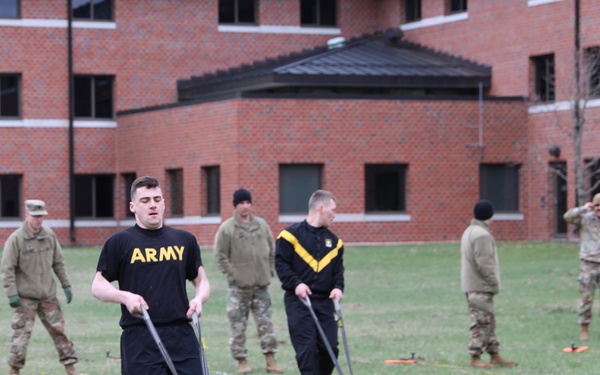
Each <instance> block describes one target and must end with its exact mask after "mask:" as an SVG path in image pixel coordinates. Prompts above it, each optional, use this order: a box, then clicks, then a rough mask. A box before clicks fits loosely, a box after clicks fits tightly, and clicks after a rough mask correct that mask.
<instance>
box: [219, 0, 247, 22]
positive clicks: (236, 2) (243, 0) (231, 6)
mask: <svg viewBox="0 0 600 375" xmlns="http://www.w3.org/2000/svg"><path fill="white" fill-rule="evenodd" d="M219 23H233V24H236V23H250V24H254V23H256V0H219Z"/></svg>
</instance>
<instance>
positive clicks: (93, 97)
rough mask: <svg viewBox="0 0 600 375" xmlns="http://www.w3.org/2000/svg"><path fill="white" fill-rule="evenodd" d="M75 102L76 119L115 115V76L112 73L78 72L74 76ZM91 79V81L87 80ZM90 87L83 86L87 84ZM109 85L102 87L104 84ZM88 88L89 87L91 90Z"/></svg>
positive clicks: (106, 117)
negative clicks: (91, 73) (93, 73)
mask: <svg viewBox="0 0 600 375" xmlns="http://www.w3.org/2000/svg"><path fill="white" fill-rule="evenodd" d="M73 80H74V85H73V87H74V92H75V103H74V106H73V112H74V117H75V118H76V119H92V120H98V119H109V120H112V119H114V117H115V77H114V76H112V75H86V74H78V75H75V77H74V78H73ZM87 80H89V82H86V81H87ZM86 83H87V84H88V87H82V86H83V85H85V84H86ZM105 84H109V87H107V88H102V85H105ZM86 89H89V92H87V93H86V92H85V91H87V90H86Z"/></svg>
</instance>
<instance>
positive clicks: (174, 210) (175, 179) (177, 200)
mask: <svg viewBox="0 0 600 375" xmlns="http://www.w3.org/2000/svg"><path fill="white" fill-rule="evenodd" d="M167 177H168V181H169V196H168V199H166V202H167V204H168V208H169V215H170V216H171V217H183V213H184V205H183V202H184V175H183V168H174V169H167Z"/></svg>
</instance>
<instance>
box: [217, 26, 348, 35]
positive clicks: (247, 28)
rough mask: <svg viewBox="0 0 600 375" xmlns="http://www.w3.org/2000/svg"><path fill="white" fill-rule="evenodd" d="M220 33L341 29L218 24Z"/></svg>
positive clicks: (318, 32) (334, 32) (332, 29)
mask: <svg viewBox="0 0 600 375" xmlns="http://www.w3.org/2000/svg"><path fill="white" fill-rule="evenodd" d="M218 30H219V32H222V33H259V34H314V35H340V34H341V33H342V31H341V30H340V29H339V28H335V27H300V26H280V25H257V26H249V25H219V28H218Z"/></svg>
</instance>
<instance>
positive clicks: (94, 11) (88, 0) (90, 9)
mask: <svg viewBox="0 0 600 375" xmlns="http://www.w3.org/2000/svg"><path fill="white" fill-rule="evenodd" d="M84 1H85V2H84V3H83V4H81V7H80V8H79V9H75V8H74V7H75V6H76V5H77V4H75V1H74V2H73V4H72V7H73V8H72V9H71V15H72V17H73V19H74V20H77V21H102V22H110V21H114V20H115V4H114V0H103V1H102V2H101V3H100V4H95V2H94V0H84ZM106 3H108V6H109V7H110V8H109V9H108V12H109V13H110V16H105V15H98V13H99V12H100V8H99V7H100V6H103V5H105V4H106ZM85 8H87V12H86V9H85ZM104 11H106V10H104Z"/></svg>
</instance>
